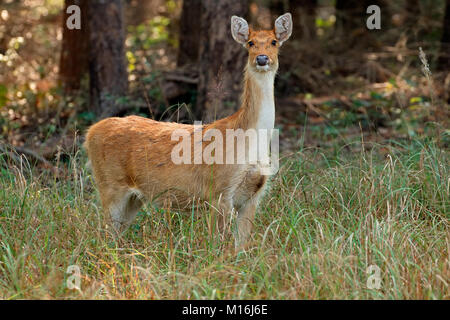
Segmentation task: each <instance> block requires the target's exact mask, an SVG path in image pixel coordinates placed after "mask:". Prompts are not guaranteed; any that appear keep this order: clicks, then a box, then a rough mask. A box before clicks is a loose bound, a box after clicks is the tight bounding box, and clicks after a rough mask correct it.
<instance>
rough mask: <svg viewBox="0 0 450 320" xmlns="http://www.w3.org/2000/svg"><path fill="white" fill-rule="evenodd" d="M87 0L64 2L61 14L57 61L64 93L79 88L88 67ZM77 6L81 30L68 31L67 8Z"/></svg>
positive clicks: (67, 0) (68, 0)
mask: <svg viewBox="0 0 450 320" xmlns="http://www.w3.org/2000/svg"><path fill="white" fill-rule="evenodd" d="M88 2H89V0H66V1H65V3H64V12H63V21H62V22H63V40H62V48H61V56H60V61H59V77H60V81H61V83H62V85H63V88H64V91H65V92H66V93H71V92H73V91H76V90H78V89H79V88H80V83H81V79H82V78H83V76H84V75H86V74H87V73H88V66H89V36H88V35H89V30H88V23H87V5H88ZM71 5H78V6H79V7H80V10H81V29H69V28H67V26H66V21H67V18H68V17H69V14H67V13H66V9H67V7H69V6H71Z"/></svg>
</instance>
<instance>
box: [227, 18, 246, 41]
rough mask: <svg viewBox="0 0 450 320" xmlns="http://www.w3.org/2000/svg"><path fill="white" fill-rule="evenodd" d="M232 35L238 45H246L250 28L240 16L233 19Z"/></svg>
mask: <svg viewBox="0 0 450 320" xmlns="http://www.w3.org/2000/svg"><path fill="white" fill-rule="evenodd" d="M231 35H232V36H233V39H234V40H236V41H237V42H238V43H240V44H242V45H245V44H246V43H247V41H248V35H249V28H248V23H247V21H245V19H244V18H241V17H238V16H232V17H231Z"/></svg>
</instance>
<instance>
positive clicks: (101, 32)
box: [88, 0, 128, 117]
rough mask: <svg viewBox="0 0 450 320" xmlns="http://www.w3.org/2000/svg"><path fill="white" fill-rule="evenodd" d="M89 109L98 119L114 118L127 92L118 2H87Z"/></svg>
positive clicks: (121, 21)
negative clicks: (111, 116) (110, 116)
mask: <svg viewBox="0 0 450 320" xmlns="http://www.w3.org/2000/svg"><path fill="white" fill-rule="evenodd" d="M88 17H89V31H90V32H89V76H90V78H89V79H90V82H89V83H90V104H91V109H92V111H94V112H95V113H96V114H97V115H98V116H100V117H106V116H109V115H113V114H116V113H117V112H118V111H119V110H120V107H121V103H120V99H119V98H123V97H125V95H126V94H127V89H128V75H127V67H126V59H125V45H124V42H125V30H124V19H123V6H122V1H121V0H108V1H103V0H89V10H88Z"/></svg>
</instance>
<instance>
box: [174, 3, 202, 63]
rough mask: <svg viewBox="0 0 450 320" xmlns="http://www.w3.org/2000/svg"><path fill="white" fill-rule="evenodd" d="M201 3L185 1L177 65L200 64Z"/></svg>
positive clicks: (181, 19)
mask: <svg viewBox="0 0 450 320" xmlns="http://www.w3.org/2000/svg"><path fill="white" fill-rule="evenodd" d="M201 7H202V6H201V3H200V1H199V0H183V8H182V11H181V18H180V32H179V37H180V46H179V48H178V57H177V65H178V66H179V67H181V66H184V65H186V64H192V63H197V62H198V51H199V44H200V42H199V40H200V39H199V35H200V27H201V26H200V23H198V19H199V17H200V16H201Z"/></svg>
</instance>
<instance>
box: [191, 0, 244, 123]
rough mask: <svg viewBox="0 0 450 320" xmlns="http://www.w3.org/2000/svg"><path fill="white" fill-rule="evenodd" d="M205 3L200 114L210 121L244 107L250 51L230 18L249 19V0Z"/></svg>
mask: <svg viewBox="0 0 450 320" xmlns="http://www.w3.org/2000/svg"><path fill="white" fill-rule="evenodd" d="M201 3H202V14H201V33H200V43H201V47H200V61H201V63H200V65H199V83H198V98H197V111H198V113H197V116H202V119H203V120H204V121H206V122H209V121H213V120H215V119H219V118H223V117H225V116H229V115H231V114H232V113H233V112H235V111H236V110H237V109H238V108H239V106H240V93H241V82H242V77H243V70H244V66H245V64H246V60H247V58H246V57H247V53H246V51H245V50H244V48H242V46H241V45H239V44H238V43H236V42H235V41H234V40H233V38H232V36H231V30H230V19H231V16H232V15H237V16H241V17H244V18H247V16H248V1H247V0H245V1H229V0H216V1H210V0H202V1H201ZM194 23H195V22H194Z"/></svg>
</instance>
